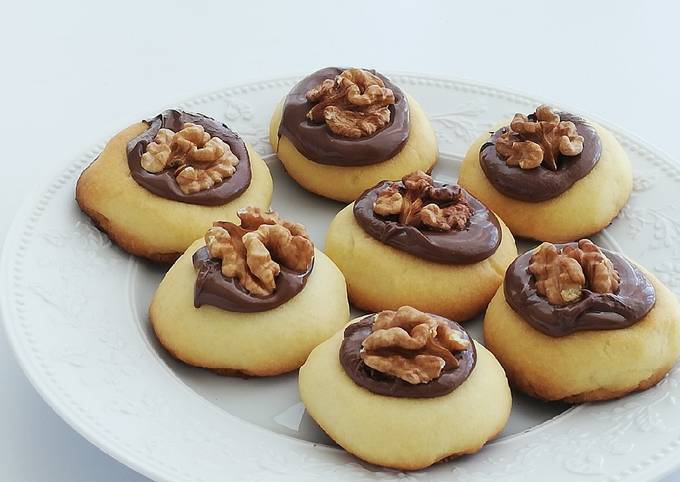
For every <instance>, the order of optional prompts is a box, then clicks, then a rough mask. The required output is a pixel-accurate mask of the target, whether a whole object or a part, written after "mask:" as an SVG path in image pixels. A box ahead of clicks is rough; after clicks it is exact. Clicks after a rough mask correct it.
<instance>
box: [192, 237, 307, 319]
mask: <svg viewBox="0 0 680 482" xmlns="http://www.w3.org/2000/svg"><path fill="white" fill-rule="evenodd" d="M191 259H192V261H193V264H194V268H195V269H197V270H198V275H197V276H196V284H195V286H194V306H195V307H196V308H199V307H200V306H203V305H212V306H216V307H217V308H221V309H223V310H226V311H238V312H241V313H253V312H257V311H267V310H271V309H273V308H276V307H277V306H279V305H282V304H284V303H285V302H286V301H288V300H290V299H291V298H293V297H294V296H295V295H297V294H298V293H299V292H300V291H302V289H303V288H304V287H305V284H306V283H307V278H308V277H309V274H310V273H311V272H312V269H313V268H314V263H313V262H312V264H311V265H310V267H309V269H308V270H307V271H305V272H304V273H299V272H297V271H293V270H291V269H288V268H286V267H284V266H281V273H279V275H278V276H277V277H276V289H275V290H274V292H273V293H272V294H271V295H269V296H265V297H259V296H253V295H251V294H250V293H248V292H247V291H246V290H245V289H244V288H243V287H242V286H241V284H240V283H239V282H238V280H236V279H234V278H227V277H226V276H224V275H223V274H222V261H221V260H219V259H215V258H211V257H210V254H208V248H206V247H205V246H203V247H202V248H200V249H199V250H198V251H196V252H195V253H194V255H193V257H192V258H191Z"/></svg>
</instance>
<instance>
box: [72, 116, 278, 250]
mask: <svg viewBox="0 0 680 482" xmlns="http://www.w3.org/2000/svg"><path fill="white" fill-rule="evenodd" d="M146 129H147V125H146V124H145V123H143V122H138V123H136V124H133V125H132V126H130V127H128V128H127V129H124V130H123V131H121V132H120V133H118V134H117V135H115V136H114V137H113V138H112V139H111V140H110V141H109V142H108V144H106V147H105V148H104V150H103V151H102V153H101V154H100V155H99V157H98V158H97V159H96V160H95V161H93V162H92V164H90V166H89V167H88V168H87V169H85V171H84V172H83V173H82V174H81V175H80V179H78V184H77V186H76V200H77V201H78V204H79V205H80V208H81V209H82V210H83V211H84V212H85V213H86V214H87V215H88V216H90V217H91V218H92V219H93V220H94V222H95V223H96V224H97V225H98V226H99V227H100V228H101V229H103V230H104V231H106V233H107V234H108V235H109V236H110V237H111V239H112V240H113V241H115V242H116V244H118V245H119V246H120V247H121V248H123V249H124V250H125V251H127V252H129V253H132V254H135V255H137V256H144V257H146V258H149V259H152V260H154V261H162V262H172V261H174V260H175V259H177V257H178V256H179V255H180V254H182V253H183V252H184V250H185V249H186V248H187V247H188V246H189V245H190V244H191V243H192V242H193V241H194V240H195V239H196V238H199V237H201V236H203V234H205V232H206V231H207V230H208V228H209V227H210V226H212V223H213V221H232V222H238V218H237V216H236V211H237V210H238V209H239V208H241V207H245V206H256V207H259V208H262V209H267V208H269V204H270V202H271V197H272V178H271V175H270V174H269V169H268V168H267V165H266V164H265V163H264V161H263V160H262V158H261V157H260V156H259V155H258V154H257V152H255V151H254V150H253V149H252V148H250V146H246V147H247V148H248V154H249V156H250V165H251V169H252V181H251V183H250V186H249V187H248V188H247V189H246V190H245V191H244V192H243V193H242V194H241V195H240V196H239V197H238V198H236V199H233V200H232V201H230V202H228V203H226V204H223V205H221V206H200V205H197V204H187V203H182V202H177V201H172V200H170V199H166V198H163V197H160V196H157V195H155V194H153V193H151V192H149V191H147V190H146V189H145V188H143V187H142V186H140V185H139V184H137V182H136V181H135V180H134V179H132V176H131V175H130V169H129V168H128V161H127V144H128V142H129V141H131V140H132V139H134V138H135V137H137V136H138V135H139V134H141V133H142V132H144V131H145V130H146Z"/></svg>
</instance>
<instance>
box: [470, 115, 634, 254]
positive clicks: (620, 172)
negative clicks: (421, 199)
mask: <svg viewBox="0 0 680 482" xmlns="http://www.w3.org/2000/svg"><path fill="white" fill-rule="evenodd" d="M508 123H509V122H508ZM590 124H591V125H592V126H593V127H594V128H595V130H596V131H597V133H598V135H599V136H600V139H601V141H602V155H601V156H600V160H599V161H598V162H597V164H595V167H594V168H593V170H592V171H590V173H588V174H587V175H586V176H585V177H583V178H581V179H580V180H578V181H576V183H575V184H574V185H573V186H572V187H571V188H570V189H568V190H567V191H565V192H564V193H562V194H560V195H559V196H557V197H555V198H553V199H549V200H547V201H543V202H537V203H531V202H524V201H519V200H517V199H513V198H511V197H508V196H506V195H504V194H502V193H500V192H499V191H497V190H496V188H494V187H493V185H492V184H491V183H490V182H489V180H488V179H487V178H486V175H485V174H484V171H483V170H482V166H481V164H480V162H479V150H480V148H481V146H482V144H484V143H485V142H486V141H488V140H489V133H488V132H485V133H484V134H482V135H481V136H480V137H479V138H478V139H477V140H476V141H475V142H473V144H472V145H471V146H470V148H469V149H468V152H467V154H466V155H465V159H464V160H463V164H462V166H461V168H460V175H459V179H458V184H460V185H461V186H463V187H464V188H465V189H467V190H468V191H470V192H471V193H472V194H473V195H474V196H475V197H477V198H478V199H479V200H480V201H482V202H483V203H484V204H486V205H487V206H488V207H489V208H490V209H492V210H493V211H494V212H495V213H497V214H498V215H499V216H500V217H501V218H503V221H505V223H506V224H507V225H508V227H509V228H510V231H512V232H513V234H514V235H515V236H522V237H526V238H533V239H537V240H539V241H550V242H553V243H562V242H566V241H575V240H577V239H581V238H587V237H588V236H590V235H592V234H594V233H597V232H599V231H601V230H602V229H603V228H605V227H606V226H607V225H608V224H609V223H610V222H611V221H612V220H613V219H614V218H615V217H616V215H617V214H618V213H619V211H620V210H621V208H622V207H623V206H624V205H625V204H626V202H627V201H628V197H629V196H630V192H631V190H632V188H633V175H632V171H631V165H630V160H629V159H628V156H627V155H626V153H625V152H624V150H623V148H622V147H621V144H619V142H618V141H617V140H616V139H615V138H614V136H613V135H612V133H611V132H609V131H608V130H607V129H605V128H603V127H601V126H599V125H597V124H595V123H593V122H590ZM506 125H507V124H506ZM498 128H500V126H499V127H498ZM518 169H519V168H518Z"/></svg>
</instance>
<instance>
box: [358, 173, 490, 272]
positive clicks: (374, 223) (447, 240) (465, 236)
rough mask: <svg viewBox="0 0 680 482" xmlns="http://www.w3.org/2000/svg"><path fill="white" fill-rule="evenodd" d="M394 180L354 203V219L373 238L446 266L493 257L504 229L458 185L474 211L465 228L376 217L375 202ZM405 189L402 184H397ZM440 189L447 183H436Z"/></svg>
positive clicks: (383, 183) (365, 193)
mask: <svg viewBox="0 0 680 482" xmlns="http://www.w3.org/2000/svg"><path fill="white" fill-rule="evenodd" d="M392 184H395V182H394V181H382V182H380V183H379V184H377V185H376V186H374V187H372V188H371V189H368V190H367V191H365V192H364V193H363V194H362V195H361V196H360V197H359V198H358V199H357V200H356V201H355V202H354V217H355V218H356V220H357V222H358V223H359V226H361V228H362V229H363V230H364V231H366V232H367V233H368V234H370V235H371V236H372V237H374V238H375V239H377V240H378V241H380V242H381V243H385V244H387V245H389V246H392V247H393V248H397V249H400V250H402V251H405V252H407V253H409V254H412V255H414V256H418V257H419V258H423V259H427V260H428V261H434V262H435V263H445V264H471V263H477V262H479V261H482V260H484V259H486V258H488V257H489V256H491V255H492V254H493V253H494V252H496V249H497V248H498V245H499V244H500V242H501V229H500V225H499V224H498V219H497V218H496V216H495V215H494V214H493V213H492V212H491V211H489V210H488V209H487V208H486V206H484V205H483V204H482V203H481V202H479V201H478V200H477V199H476V198H475V197H474V196H472V195H471V194H470V193H468V192H467V191H465V190H464V189H463V188H461V187H458V186H452V187H453V188H455V189H460V191H462V194H463V195H464V196H465V198H466V199H467V202H468V204H469V206H470V208H471V209H472V216H470V220H469V223H468V226H467V228H466V229H464V230H462V231H457V230H452V231H446V232H439V231H429V230H422V231H421V230H420V229H418V228H416V227H414V226H407V225H404V224H400V223H398V222H396V221H391V220H386V219H385V218H383V217H382V216H379V215H377V214H375V212H374V211H373V203H375V200H376V199H377V197H378V194H379V193H380V192H381V191H382V190H383V189H385V188H386V187H388V186H390V185H392ZM396 184H397V185H399V186H400V187H402V188H403V183H402V182H401V181H400V182H397V183H396ZM434 186H435V187H437V188H441V187H445V186H447V185H446V184H443V183H439V182H436V181H435V182H434Z"/></svg>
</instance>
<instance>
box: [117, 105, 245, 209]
mask: <svg viewBox="0 0 680 482" xmlns="http://www.w3.org/2000/svg"><path fill="white" fill-rule="evenodd" d="M146 123H147V124H149V128H148V129H147V130H146V131H144V132H143V133H142V134H140V135H139V136H137V137H135V138H134V139H132V140H131V141H130V142H129V143H128V146H127V159H128V166H129V168H130V174H131V176H132V178H133V179H134V180H135V182H137V184H139V185H140V186H142V187H143V188H145V189H147V190H148V191H150V192H152V193H154V194H156V195H158V196H161V197H164V198H166V199H171V200H173V201H178V202H183V203H189V204H198V205H204V206H218V205H221V204H226V203H227V202H229V201H231V200H232V199H234V198H236V197H238V196H239V195H241V194H242V193H243V192H244V191H245V190H246V189H247V188H248V186H249V185H250V181H251V167H250V157H249V155H248V150H247V149H246V145H245V143H244V142H243V139H241V137H239V136H238V134H236V133H235V132H233V131H232V130H231V129H229V128H228V127H227V126H226V125H225V124H222V123H220V122H217V121H216V120H214V119H211V118H210V117H207V116H204V115H202V114H192V113H187V112H183V111H180V110H176V109H169V110H166V111H163V112H161V113H160V114H158V115H157V116H155V117H154V118H152V119H150V120H148V121H146ZM186 124H195V125H198V126H201V127H202V128H203V130H204V131H205V133H207V135H208V136H210V137H213V138H217V139H220V140H221V141H222V142H223V143H224V144H226V145H227V146H229V149H230V150H231V154H233V155H234V156H235V157H236V159H238V163H237V164H236V166H235V170H234V172H233V174H231V175H230V176H228V177H224V178H223V179H221V180H219V181H218V182H215V181H209V182H211V183H212V182H214V185H211V187H209V188H207V189H202V190H200V191H198V192H190V193H187V192H184V191H183V190H182V189H181V188H180V185H179V184H178V180H177V178H178V172H177V166H171V167H170V166H169V167H167V168H164V169H162V170H160V172H149V171H148V170H146V169H145V168H144V167H143V165H142V158H143V156H144V154H145V153H146V152H147V150H148V148H149V145H150V144H152V143H154V142H155V141H156V140H157V136H158V133H159V131H160V130H161V129H168V130H170V131H172V132H174V133H177V132H180V131H181V130H182V129H183V128H184V127H185V125H186ZM207 177H209V176H207ZM221 177H223V176H220V178H221Z"/></svg>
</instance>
